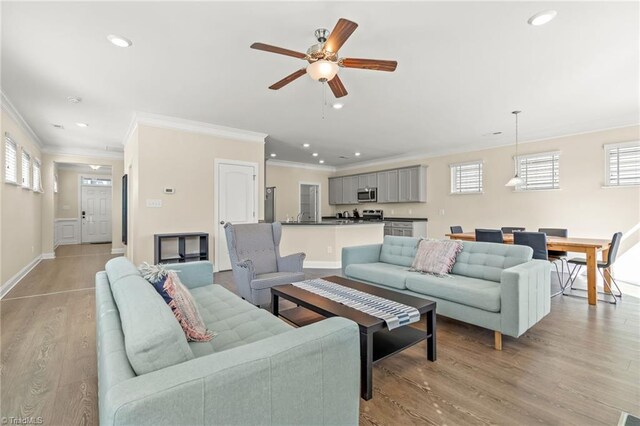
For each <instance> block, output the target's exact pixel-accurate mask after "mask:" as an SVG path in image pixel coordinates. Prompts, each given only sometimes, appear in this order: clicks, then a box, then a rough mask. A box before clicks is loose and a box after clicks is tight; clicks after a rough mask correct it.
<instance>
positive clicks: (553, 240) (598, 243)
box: [445, 232, 611, 250]
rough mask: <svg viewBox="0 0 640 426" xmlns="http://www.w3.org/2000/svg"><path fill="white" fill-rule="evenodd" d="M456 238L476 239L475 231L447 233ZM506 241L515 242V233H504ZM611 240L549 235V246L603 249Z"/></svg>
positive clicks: (508, 242)
mask: <svg viewBox="0 0 640 426" xmlns="http://www.w3.org/2000/svg"><path fill="white" fill-rule="evenodd" d="M445 235H446V236H447V237H449V238H451V239H454V240H465V241H475V239H476V234H475V232H463V233H461V234H445ZM503 238H504V242H505V243H507V244H513V234H503ZM610 244H611V240H607V239H601V238H575V237H554V236H552V235H547V246H561V247H567V248H568V247H576V248H596V249H597V250H603V249H607V248H609V245H610Z"/></svg>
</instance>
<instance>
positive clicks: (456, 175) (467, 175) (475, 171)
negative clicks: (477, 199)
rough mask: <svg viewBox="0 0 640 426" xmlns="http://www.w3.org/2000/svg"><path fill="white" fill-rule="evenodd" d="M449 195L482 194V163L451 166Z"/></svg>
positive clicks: (475, 162) (474, 162) (473, 162)
mask: <svg viewBox="0 0 640 426" xmlns="http://www.w3.org/2000/svg"><path fill="white" fill-rule="evenodd" d="M449 167H450V168H451V193H452V194H477V193H481V192H482V161H472V162H468V163H458V164H451V165H450V166H449Z"/></svg>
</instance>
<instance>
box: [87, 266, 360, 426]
mask: <svg viewBox="0 0 640 426" xmlns="http://www.w3.org/2000/svg"><path fill="white" fill-rule="evenodd" d="M175 268H176V269H177V270H178V274H179V276H180V278H181V281H182V282H183V283H184V284H185V285H186V286H187V287H189V289H190V291H191V294H192V295H193V296H194V298H195V299H196V302H197V304H198V307H199V310H200V313H201V315H202V316H203V319H204V320H205V322H206V323H207V326H208V327H209V328H210V329H211V330H212V331H214V332H216V333H217V335H216V337H214V338H213V340H211V341H210V342H198V343H195V342H187V340H186V338H185V336H184V333H183V332H182V329H181V328H180V325H179V324H178V322H177V321H176V319H175V317H174V316H173V314H172V313H171V310H170V308H169V307H168V305H167V304H166V303H165V302H164V300H163V299H162V297H161V296H160V295H159V294H158V293H157V292H156V291H155V289H154V288H153V287H152V286H151V285H150V284H149V283H148V282H147V281H145V280H144V279H143V278H142V277H141V276H140V274H139V273H138V270H137V269H136V268H135V266H134V265H133V264H131V263H130V262H129V261H128V260H126V259H125V258H124V257H120V258H116V259H112V260H110V261H109V262H108V263H107V265H106V267H105V269H106V271H103V272H99V273H98V274H97V275H96V328H97V336H96V339H97V349H98V400H99V410H100V412H99V415H100V424H101V425H102V426H107V425H109V426H110V425H154V426H157V425H213V424H219V425H232V424H235V425H257V424H260V425H269V424H274V425H275V424H277V425H281V424H295V425H302V424H304V425H312V424H319V425H320V424H327V425H356V424H357V423H358V410H359V401H360V397H359V388H360V358H359V356H360V346H359V336H358V333H359V332H358V327H357V325H356V324H355V323H354V322H352V321H349V320H346V319H344V318H331V319H327V320H324V321H321V322H318V323H316V324H313V325H309V326H306V327H302V328H297V329H296V328H293V327H291V326H289V325H288V324H286V323H285V322H283V321H281V320H280V319H278V318H276V317H274V316H273V315H271V314H270V313H269V312H267V311H265V310H261V309H259V308H257V307H255V306H253V305H251V304H250V303H248V302H245V301H244V300H242V299H241V298H240V297H238V296H236V295H235V294H233V293H231V292H229V291H228V290H226V289H224V288H223V287H221V286H219V285H215V284H213V268H212V264H211V263H209V262H194V263H189V264H180V265H177V266H176V267H175Z"/></svg>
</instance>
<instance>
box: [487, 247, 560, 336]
mask: <svg viewBox="0 0 640 426" xmlns="http://www.w3.org/2000/svg"><path fill="white" fill-rule="evenodd" d="M500 286H501V300H500V304H501V320H500V321H501V327H502V330H501V331H502V333H503V334H506V335H508V336H512V337H518V336H520V335H521V334H523V333H524V332H525V331H527V330H528V329H529V328H531V327H532V326H533V325H534V324H536V323H537V322H538V321H540V320H541V319H542V318H543V317H544V316H545V315H547V314H548V313H549V311H550V309H551V263H549V262H548V261H546V260H531V261H529V262H526V263H521V264H520V265H516V266H513V267H511V268H508V269H505V270H504V271H502V275H501V276H500Z"/></svg>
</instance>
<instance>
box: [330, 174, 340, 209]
mask: <svg viewBox="0 0 640 426" xmlns="http://www.w3.org/2000/svg"><path fill="white" fill-rule="evenodd" d="M329 204H331V205H338V204H342V178H341V177H339V178H329Z"/></svg>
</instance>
